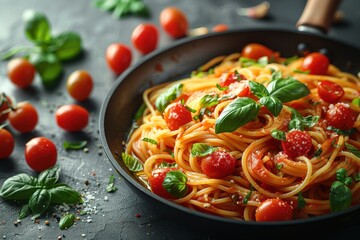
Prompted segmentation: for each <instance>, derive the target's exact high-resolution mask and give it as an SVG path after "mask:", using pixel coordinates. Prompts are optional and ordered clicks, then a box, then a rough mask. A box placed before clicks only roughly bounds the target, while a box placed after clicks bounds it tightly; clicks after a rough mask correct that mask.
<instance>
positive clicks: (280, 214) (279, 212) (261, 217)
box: [255, 198, 293, 222]
mask: <svg viewBox="0 0 360 240" xmlns="http://www.w3.org/2000/svg"><path fill="white" fill-rule="evenodd" d="M292 218H293V208H292V207H291V205H290V204H289V203H287V202H285V201H284V200H281V199H279V198H269V199H267V200H265V201H264V202H262V203H261V204H260V206H259V207H258V208H257V210H256V212H255V219H256V221H257V222H271V221H288V220H291V219H292Z"/></svg>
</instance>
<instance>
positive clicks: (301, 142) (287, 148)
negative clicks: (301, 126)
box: [281, 129, 312, 158]
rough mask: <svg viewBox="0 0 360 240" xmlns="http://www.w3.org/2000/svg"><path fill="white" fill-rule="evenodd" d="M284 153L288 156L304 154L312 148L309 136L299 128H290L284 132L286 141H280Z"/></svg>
mask: <svg viewBox="0 0 360 240" xmlns="http://www.w3.org/2000/svg"><path fill="white" fill-rule="evenodd" d="M281 146H282V148H283V150H284V153H285V154H286V155H288V156H289V157H293V158H295V157H299V156H304V155H306V154H307V153H308V152H310V150H311V148H312V143H311V137H310V135H309V134H308V133H306V132H304V131H301V130H297V129H294V130H291V131H290V132H288V133H287V134H286V141H281Z"/></svg>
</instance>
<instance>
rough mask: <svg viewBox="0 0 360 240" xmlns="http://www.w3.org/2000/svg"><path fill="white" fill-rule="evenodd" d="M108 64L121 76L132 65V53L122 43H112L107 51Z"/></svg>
mask: <svg viewBox="0 0 360 240" xmlns="http://www.w3.org/2000/svg"><path fill="white" fill-rule="evenodd" d="M105 57H106V62H107V64H108V66H109V68H110V69H111V70H112V71H113V72H114V73H116V74H121V73H122V72H123V71H125V70H126V69H127V68H128V67H129V66H130V64H131V59H132V53H131V50H130V48H129V47H128V46H126V45H124V44H121V43H112V44H110V45H109V46H108V48H107V49H106V54H105Z"/></svg>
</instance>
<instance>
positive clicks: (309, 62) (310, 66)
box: [301, 52, 330, 75]
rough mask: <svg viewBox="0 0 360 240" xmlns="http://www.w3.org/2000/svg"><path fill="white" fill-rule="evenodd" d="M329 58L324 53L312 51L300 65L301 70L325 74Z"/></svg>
mask: <svg viewBox="0 0 360 240" xmlns="http://www.w3.org/2000/svg"><path fill="white" fill-rule="evenodd" d="M329 64H330V60H329V58H328V57H327V56H325V55H324V54H321V53H318V52H313V53H310V54H308V55H307V56H306V57H305V58H304V61H303V62H302V65H301V70H302V71H305V72H306V71H310V74H315V75H325V74H326V73H327V71H328V68H329Z"/></svg>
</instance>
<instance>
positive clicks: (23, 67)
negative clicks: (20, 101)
mask: <svg viewBox="0 0 360 240" xmlns="http://www.w3.org/2000/svg"><path fill="white" fill-rule="evenodd" d="M35 73H36V70H35V67H34V65H32V64H31V63H30V62H29V61H28V60H27V59H25V58H13V59H11V60H10V61H9V63H8V65H7V74H8V77H9V79H10V80H11V82H12V83H14V84H15V85H16V86H18V87H20V88H26V87H28V86H29V85H30V84H31V83H32V82H33V80H34V77H35Z"/></svg>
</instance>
